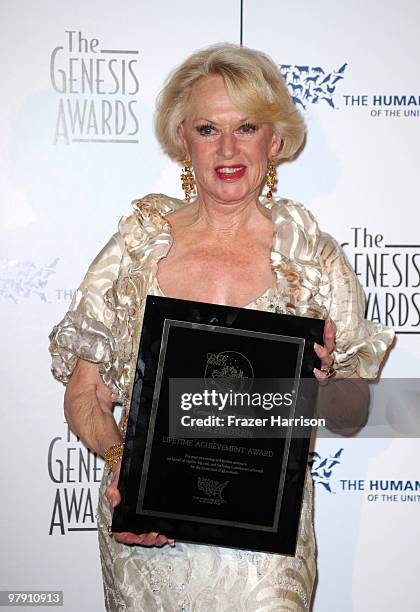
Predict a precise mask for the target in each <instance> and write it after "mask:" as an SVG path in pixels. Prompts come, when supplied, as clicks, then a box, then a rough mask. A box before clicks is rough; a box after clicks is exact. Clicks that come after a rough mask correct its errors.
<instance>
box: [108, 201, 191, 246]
mask: <svg viewBox="0 0 420 612" xmlns="http://www.w3.org/2000/svg"><path fill="white" fill-rule="evenodd" d="M131 205H132V211H131V212H129V213H128V214H126V215H124V216H123V217H122V218H121V219H120V221H119V224H118V232H119V234H120V236H121V237H122V239H123V240H124V242H125V244H126V246H128V247H130V246H133V244H135V243H137V242H138V241H139V240H140V241H142V240H144V239H146V238H148V237H151V236H154V235H156V234H157V233H159V232H161V231H164V230H166V229H167V228H168V221H167V219H166V216H167V215H169V214H170V213H172V212H174V211H176V210H179V209H181V208H182V207H183V206H184V205H185V202H183V201H182V200H179V199H178V198H174V197H171V196H167V195H165V194H163V193H149V194H147V195H145V196H143V197H141V198H136V199H135V200H133V201H132V202H131ZM133 241H134V242H133Z"/></svg>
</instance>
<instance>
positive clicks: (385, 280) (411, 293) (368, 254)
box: [342, 227, 420, 334]
mask: <svg viewBox="0 0 420 612" xmlns="http://www.w3.org/2000/svg"><path fill="white" fill-rule="evenodd" d="M342 246H343V247H350V249H351V254H350V263H351V264H352V266H353V269H354V271H355V273H356V275H357V276H358V277H359V280H360V282H361V284H362V285H363V287H364V288H365V290H366V291H365V292H366V297H367V305H366V317H367V318H368V319H370V320H371V321H376V322H378V323H384V324H385V325H388V326H391V327H393V328H394V329H395V331H396V332H397V334H420V243H419V244H408V243H404V244H402V243H399V242H398V243H397V241H393V240H389V239H387V238H386V237H385V236H384V235H382V234H379V233H376V232H372V231H369V229H368V228H366V227H352V228H351V240H350V243H349V242H345V243H343V244H342Z"/></svg>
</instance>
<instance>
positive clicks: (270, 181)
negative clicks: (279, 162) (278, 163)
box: [265, 161, 276, 200]
mask: <svg viewBox="0 0 420 612" xmlns="http://www.w3.org/2000/svg"><path fill="white" fill-rule="evenodd" d="M266 185H267V187H268V191H267V195H266V196H265V197H266V198H267V200H272V199H273V192H272V190H273V189H274V187H275V186H276V168H275V166H274V164H273V162H272V161H269V162H268V168H267V181H266Z"/></svg>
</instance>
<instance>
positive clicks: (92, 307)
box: [49, 234, 124, 401]
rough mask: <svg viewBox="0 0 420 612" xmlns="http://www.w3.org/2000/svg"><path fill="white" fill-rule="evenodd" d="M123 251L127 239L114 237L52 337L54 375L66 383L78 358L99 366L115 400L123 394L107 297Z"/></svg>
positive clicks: (97, 259)
mask: <svg viewBox="0 0 420 612" xmlns="http://www.w3.org/2000/svg"><path fill="white" fill-rule="evenodd" d="M123 249H124V240H123V239H122V237H121V236H120V234H115V235H114V236H113V237H112V238H111V240H110V241H109V242H108V243H107V244H106V246H105V247H104V248H103V249H102V251H101V252H100V253H99V254H98V255H97V257H96V258H95V259H94V260H93V262H92V263H91V265H90V266H89V269H88V271H87V274H86V276H85V277H84V279H83V281H82V283H81V285H80V287H79V288H78V289H77V291H76V293H75V295H74V297H73V300H72V302H71V304H70V308H69V310H68V312H67V313H66V315H65V316H64V318H63V319H62V320H61V321H60V323H58V325H55V326H54V328H53V330H52V332H51V334H50V336H49V339H50V346H49V351H50V353H51V356H52V366H51V371H52V374H53V376H54V377H55V378H56V379H57V380H58V381H60V382H62V383H63V384H67V383H68V381H69V378H70V376H71V374H72V372H73V369H74V366H75V365H76V361H77V359H78V358H79V357H80V358H82V359H85V360H86V361H91V362H93V363H97V364H99V371H100V373H101V376H102V379H103V380H104V382H105V384H106V385H107V386H109V387H110V388H111V390H112V393H113V399H114V401H119V399H120V395H121V394H120V390H119V389H118V388H117V386H116V384H115V381H116V380H117V379H118V370H119V368H120V364H119V357H118V351H117V346H116V341H115V339H114V337H113V334H112V333H111V326H112V324H113V321H114V317H115V313H114V312H113V310H112V309H110V308H108V306H107V302H106V300H104V296H105V294H106V293H107V291H108V290H109V289H110V288H111V287H112V285H113V283H114V281H115V279H116V278H117V276H118V271H119V268H120V263H121V259H122V255H123Z"/></svg>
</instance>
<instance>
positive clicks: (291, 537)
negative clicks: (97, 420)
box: [112, 296, 324, 555]
mask: <svg viewBox="0 0 420 612" xmlns="http://www.w3.org/2000/svg"><path fill="white" fill-rule="evenodd" d="M171 327H173V328H176V329H177V333H178V334H179V333H182V331H181V330H183V329H184V330H189V331H188V334H189V339H188V346H189V348H190V351H189V352H191V347H192V348H193V351H194V350H195V349H196V350H197V353H199V352H200V350H201V351H202V350H203V347H202V342H203V337H204V336H203V330H205V329H208V330H209V331H211V332H212V334H223V335H224V338H227V337H228V336H231V337H235V338H238V337H239V338H242V339H243V341H244V342H247V337H248V334H249V335H253V337H256V336H259V337H260V338H261V341H264V339H265V338H267V339H268V338H271V339H275V340H279V344H278V346H279V347H280V345H282V344H283V345H284V346H285V347H286V349H287V346H288V345H289V346H292V345H293V359H295V361H296V363H292V364H290V363H289V364H288V365H287V363H286V361H287V360H285V359H283V360H280V361H282V363H280V364H279V365H278V366H276V363H275V359H274V360H271V361H272V362H273V368H274V369H273V370H272V371H270V372H269V373H268V372H266V371H264V372H259V373H258V372H257V373H256V375H257V376H259V377H260V378H274V377H275V376H279V377H283V378H291V377H293V376H295V375H296V376H298V377H299V379H304V380H309V381H311V382H312V381H313V379H314V375H313V368H314V367H319V366H320V363H319V359H318V358H317V356H316V354H315V352H314V343H315V342H318V343H320V344H322V343H323V328H324V321H322V320H319V319H312V318H308V317H296V316H290V315H283V314H275V313H269V312H263V311H256V310H251V309H244V308H235V307H230V306H221V305H215V304H207V303H202V302H192V301H188V300H177V299H172V298H166V297H160V296H147V299H146V305H145V312H144V319H143V327H142V333H141V338H140V343H139V350H138V357H137V362H136V372H135V379H134V383H133V390H132V397H131V405H130V412H129V418H128V424H127V432H126V438H125V447H124V454H123V460H122V466H121V472H120V480H119V485H118V487H119V490H120V492H121V503H120V504H119V505H118V506H117V507H116V508H115V510H114V515H113V522H112V530H113V531H115V532H118V531H132V532H135V533H144V532H150V531H156V532H159V533H163V534H165V535H166V536H167V537H170V538H174V539H175V540H178V541H185V542H194V543H198V544H210V545H218V546H228V547H234V548H242V549H245V550H256V551H265V552H271V553H279V554H287V555H294V554H295V549H296V540H297V531H298V526H299V519H300V511H301V504H302V495H303V486H304V479H305V475H306V465H307V456H308V450H309V443H310V433H311V432H310V430H307V435H305V436H302V434H300V435H299V436H297V437H296V436H294V435H293V428H292V429H291V430H290V432H289V433H288V435H287V437H286V438H279V439H269V440H268V439H255V438H251V439H240V440H232V439H230V440H226V439H220V438H219V439H218V440H217V444H216V445H215V447H216V449H217V450H216V451H215V450H214V448H207V450H206V452H204V455H208V456H209V457H211V456H212V455H213V456H214V454H215V452H216V453H217V454H218V455H220V454H222V455H223V452H222V453H221V452H220V450H219V449H220V448H221V447H222V446H223V444H226V443H229V444H232V443H234V444H238V446H241V447H243V446H244V445H245V447H247V446H248V447H250V446H251V445H252V447H259V448H261V449H264V448H265V449H270V452H274V460H273V462H272V464H271V471H270V468H269V469H268V470H266V472H267V474H266V475H265V476H266V477H268V480H269V481H270V482H269V484H267V482H264V477H263V478H262V479H258V480H254V481H253V480H252V478H250V479H249V477H248V476H247V477H246V478H245V479H243V480H242V484H240V481H238V483H237V484H239V485H240V486H241V491H243V499H242V500H241V499H239V498H240V496H238V500H237V501H235V502H231V503H229V504H226V502H223V503H225V504H226V516H224V512H225V510H224V506H222V505H219V506H218V507H215V508H211V509H209V507H207V508H206V507H204V508H203V507H202V506H200V507H199V508H200V509H199V510H197V507H195V509H191V507H190V506H189V502H188V501H187V498H188V495H186V494H185V492H186V489H185V487H189V486H190V485H189V484H188V483H186V482H184V480H183V479H184V475H185V470H184V471H183V470H182V469H180V468H179V467H178V468H177V467H176V465H171V466H170V467H169V469H167V467H168V465H169V464H168V463H165V459H167V458H168V456H169V453H175V456H176V453H178V454H181V455H182V453H183V452H184V453H185V451H186V450H188V451H189V453H191V454H192V456H194V453H195V454H196V455H197V453H200V457H201V458H202V457H203V449H202V447H201V446H200V448H199V449H198V450H196V449H195V447H194V446H188V447H182V446H176V445H175V447H174V445H173V444H172V443H168V441H167V440H168V439H169V438H168V437H166V441H164V440H165V433H167V432H165V424H166V425H167V426H168V427H169V414H168V412H166V413H165V410H166V411H167V402H166V401H163V400H164V399H165V398H166V397H167V396H165V395H161V393H168V385H169V378H187V377H188V376H189V375H190V373H191V370H193V369H194V361H195V360H194V355H193V357H192V361H191V359H190V360H189V361H188V360H186V362H185V364H184V361H183V358H182V353H183V349H185V345H184V343H183V342H182V341H181V342H180V338H178V340H177V342H178V343H179V344H180V346H179V359H178V360H174V359H173V357H172V362H171V364H169V365H168V364H167V363H165V360H166V346H167V345H166V341H167V337H168V330H170V329H171ZM200 332H201V336H200ZM204 333H205V332H204ZM194 334H195V335H196V341H194ZM200 342H201V344H200ZM172 345H173V346H174V344H173V343H172ZM176 346H178V344H176ZM274 346H276V345H274ZM172 352H173V351H172ZM289 361H290V360H289ZM183 364H184V365H183ZM264 367H266V366H264ZM186 369H187V371H186ZM169 370H170V373H169ZM303 387H305V386H303ZM162 389H164V391H163V392H162ZM160 396H161V399H162V398H163V400H162V401H160ZM315 401H316V385H314V384H313V383H312V384H310V385H307V386H306V391H305V405H306V408H305V410H306V413H307V415H309V416H312V414H313V411H314V408H315ZM214 442H216V440H214ZM190 444H191V443H190ZM273 449H274V450H273ZM189 456H191V455H189ZM228 456H230V457H231V455H230V454H228ZM276 457H277V458H278V459H279V461H278V463H276V461H275V459H276ZM257 464H258V463H256V465H257ZM198 474H199V472H198ZM202 474H203V475H204V476H211V474H208V473H206V469H205V468H204V469H203V471H202ZM271 475H272V479H271ZM248 479H249V480H250V484H251V483H252V482H253V486H254V487H257V489H258V487H259V486H262V487H265V489H262V491H265V490H266V487H267V486H270V487H271V486H273V496H274V497H273V510H272V513H271V514H270V513H268V514H270V516H268V514H267V516H266V512H265V509H264V508H261V504H260V505H258V504H259V500H260V499H261V496H260V495H258V490H253V489H252V486H251V487H249V486H248V482H247V480H248ZM271 481H272V484H271ZM213 482H217V481H214V480H213ZM183 487H184V489H183ZM248 489H249V490H248ZM187 490H188V489H187ZM216 497H217V496H216ZM274 498H275V499H274ZM244 500H246V502H247V503H246V504H244V503H243V502H244ZM241 501H242V503H241ZM220 504H222V502H220ZM267 512H268V511H267ZM209 515H210V516H209ZM254 516H255V518H254Z"/></svg>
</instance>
